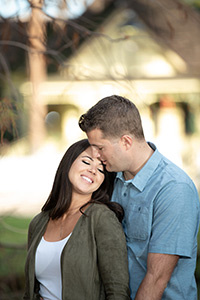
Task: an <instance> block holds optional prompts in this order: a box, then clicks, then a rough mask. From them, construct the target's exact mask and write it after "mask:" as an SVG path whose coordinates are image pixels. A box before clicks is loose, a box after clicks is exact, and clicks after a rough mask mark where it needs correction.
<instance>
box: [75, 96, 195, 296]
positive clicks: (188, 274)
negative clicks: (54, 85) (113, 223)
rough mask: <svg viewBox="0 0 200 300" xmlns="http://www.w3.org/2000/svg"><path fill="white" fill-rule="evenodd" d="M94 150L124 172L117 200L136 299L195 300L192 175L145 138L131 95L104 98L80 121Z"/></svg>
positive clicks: (116, 190) (119, 175)
mask: <svg viewBox="0 0 200 300" xmlns="http://www.w3.org/2000/svg"><path fill="white" fill-rule="evenodd" d="M79 126H80V128H81V129H82V130H83V131H85V132H86V134H87V136H88V139H89V142H90V144H91V145H92V146H93V152H94V153H93V154H95V156H96V157H99V159H101V161H102V162H103V163H104V164H105V166H106V169H107V170H108V171H115V172H118V173H117V176H116V180H115V187H114V191H113V195H112V200H113V201H117V202H118V203H120V204H121V205H122V206H123V208H124V211H125V217H124V220H123V228H124V232H125V235H126V239H127V248H128V259H129V273H130V289H131V298H132V299H135V300H158V299H166V300H184V299H185V300H195V299H197V288H196V282H195V277H194V271H195V268H196V255H197V233H198V228H199V198H198V193H197V190H196V188H195V186H194V184H193V182H192V180H191V179H190V178H189V177H188V176H187V175H186V174H185V173H184V171H183V170H181V169H180V168H179V167H177V166H176V165H175V164H173V163H172V162H171V161H169V160H168V159H167V158H165V157H164V156H163V155H162V154H161V153H159V152H158V150H157V149H156V147H155V145H154V144H152V143H147V142H146V141H145V138H144V133H143V128H142V123H141V118H140V114H139V112H138V109H137V108H136V106H135V105H134V104H133V103H132V102H131V101H129V100H128V99H126V98H123V97H120V96H116V95H113V96H110V97H106V98H104V99H102V100H100V101H99V102H98V103H97V104H96V105H94V106H93V107H92V108H90V109H89V111H88V112H87V113H86V114H84V115H82V116H81V118H80V120H79Z"/></svg>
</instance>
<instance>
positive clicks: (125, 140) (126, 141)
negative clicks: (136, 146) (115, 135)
mask: <svg viewBox="0 0 200 300" xmlns="http://www.w3.org/2000/svg"><path fill="white" fill-rule="evenodd" d="M120 140H121V144H122V146H123V147H125V150H129V149H130V148H131V146H132V144H133V138H132V137H131V136H130V135H127V134H125V135H123V136H122V137H121V139H120Z"/></svg>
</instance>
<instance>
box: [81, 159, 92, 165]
mask: <svg viewBox="0 0 200 300" xmlns="http://www.w3.org/2000/svg"><path fill="white" fill-rule="evenodd" d="M82 162H83V163H84V164H86V165H90V163H89V161H86V160H82Z"/></svg>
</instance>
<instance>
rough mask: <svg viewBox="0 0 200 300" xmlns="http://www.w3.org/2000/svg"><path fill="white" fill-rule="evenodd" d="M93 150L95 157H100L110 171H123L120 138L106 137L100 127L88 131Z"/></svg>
mask: <svg viewBox="0 0 200 300" xmlns="http://www.w3.org/2000/svg"><path fill="white" fill-rule="evenodd" d="M87 136H88V140H89V143H90V145H91V146H92V150H93V157H97V158H99V159H100V160H101V161H102V162H103V164H104V165H105V166H106V170H107V171H109V172H114V171H115V172H119V171H123V169H121V168H122V167H121V163H120V162H121V160H120V159H121V158H122V148H121V141H120V138H104V137H103V133H102V131H101V130H100V129H93V130H91V131H90V132H88V133H87Z"/></svg>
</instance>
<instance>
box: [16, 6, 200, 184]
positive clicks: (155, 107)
mask: <svg viewBox="0 0 200 300" xmlns="http://www.w3.org/2000/svg"><path fill="white" fill-rule="evenodd" d="M21 92H22V93H23V95H24V97H25V98H26V99H28V97H29V93H30V83H25V84H23V85H22V86H21ZM41 94H42V98H43V101H44V103H45V104H46V105H47V107H48V114H47V116H46V125H47V129H48V132H49V136H54V137H57V140H59V141H62V142H63V143H64V145H65V146H66V144H70V143H72V142H73V141H74V140H77V139H79V138H80V137H83V136H84V135H83V133H82V132H81V131H80V129H79V128H78V125H77V123H78V119H79V116H80V115H81V114H82V113H84V112H85V111H86V110H87V109H89V108H90V107H91V106H92V105H93V104H95V103H96V102H97V101H98V100H100V99H101V98H103V97H105V96H109V95H112V94H120V95H122V96H125V97H127V98H129V99H130V100H132V101H133V102H134V103H136V105H137V106H138V107H139V109H140V111H141V113H142V120H143V125H144V128H145V133H146V139H147V140H151V141H153V142H155V144H156V145H157V146H158V148H159V150H160V151H161V152H163V153H164V154H165V155H166V156H167V157H168V158H170V159H171V160H173V161H174V162H175V163H176V164H178V165H180V166H181V167H183V168H184V169H185V170H186V171H187V172H189V173H190V174H191V176H192V177H193V179H194V180H196V183H197V185H198V184H199V183H198V181H199V176H200V171H199V170H200V139H199V134H200V124H199V117H200V80H199V77H198V76H197V74H196V73H195V75H194V74H192V72H191V69H190V72H188V66H187V62H186V61H185V60H183V59H182V58H181V57H180V56H179V55H178V54H177V53H175V52H174V51H172V50H171V49H169V48H168V47H167V46H164V45H163V44H159V43H158V42H157V41H156V40H155V37H153V36H152V35H151V34H150V33H149V30H148V27H147V26H146V25H145V24H144V23H143V22H142V21H141V19H140V18H139V17H138V15H137V14H136V13H135V11H134V10H132V9H130V8H129V9H128V8H125V7H124V8H120V9H115V10H113V11H112V12H111V13H109V15H108V17H107V18H106V19H105V20H104V22H103V23H102V24H100V25H99V27H98V29H97V30H96V32H95V33H94V34H93V35H91V36H90V37H89V38H88V39H86V40H85V41H84V42H83V43H82V45H81V46H80V47H79V48H78V49H77V50H76V52H75V53H74V54H73V55H71V56H70V58H69V59H68V60H67V61H66V62H65V65H64V66H63V67H62V68H61V67H60V69H59V72H58V74H57V75H56V76H54V77H50V76H49V77H48V80H47V81H46V82H44V83H43V84H42V85H41Z"/></svg>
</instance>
